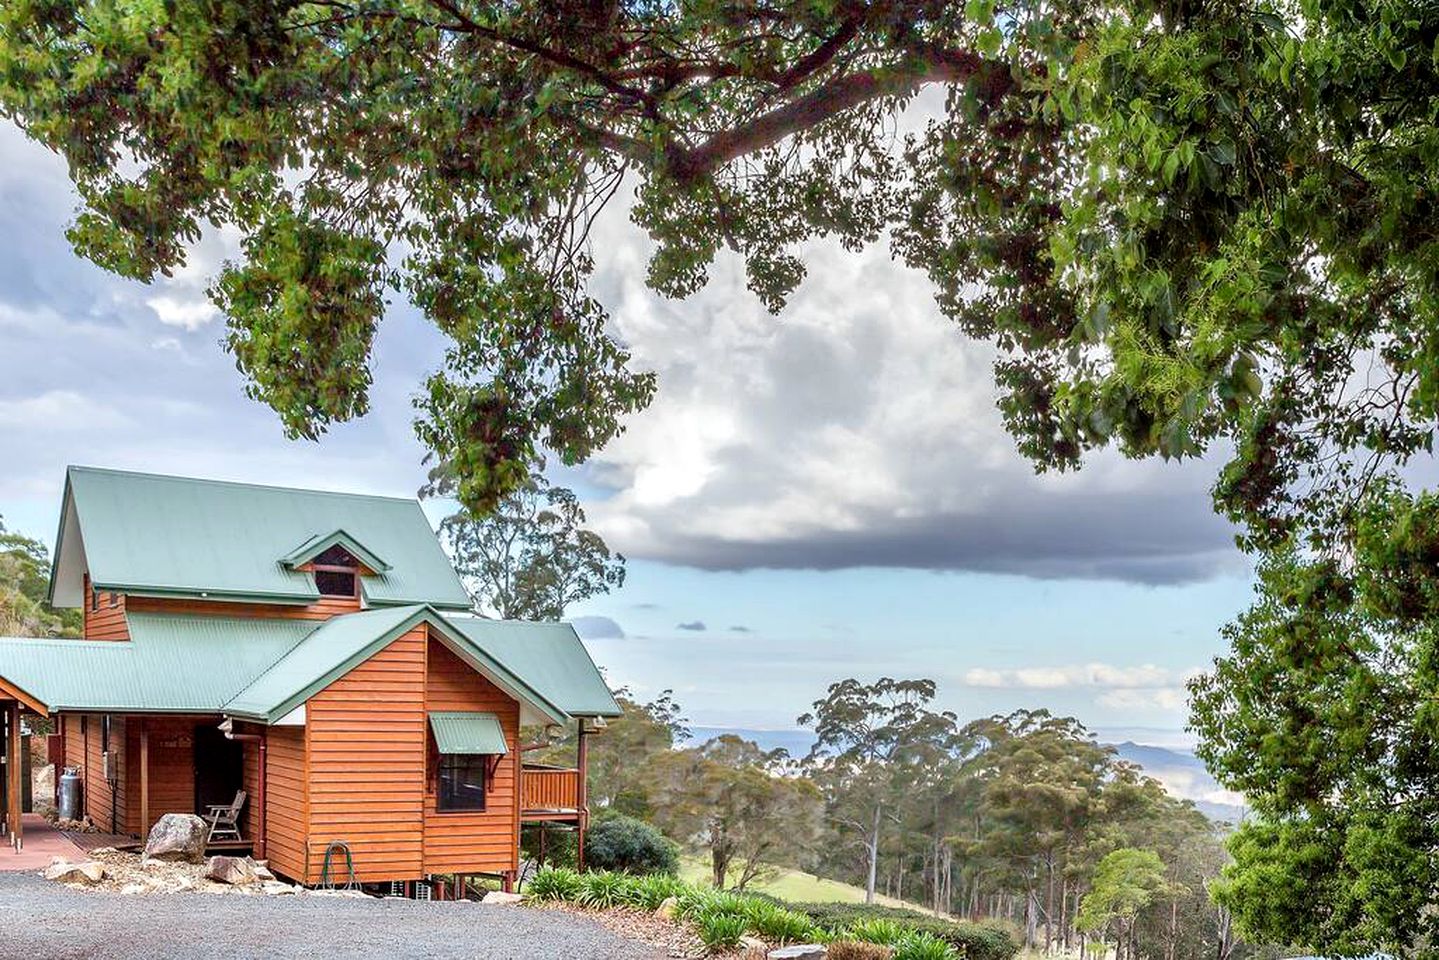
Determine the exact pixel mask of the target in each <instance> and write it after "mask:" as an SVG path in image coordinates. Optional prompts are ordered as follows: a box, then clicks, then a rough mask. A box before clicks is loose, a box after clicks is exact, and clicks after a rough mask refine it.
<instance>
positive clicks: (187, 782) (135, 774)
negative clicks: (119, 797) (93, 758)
mask: <svg viewBox="0 0 1439 960" xmlns="http://www.w3.org/2000/svg"><path fill="white" fill-rule="evenodd" d="M217 722H218V721H217V720H215V719H214V718H206V717H167V716H132V717H130V718H129V722H128V723H127V724H126V737H125V750H126V754H127V757H126V763H125V769H126V772H127V773H128V774H129V776H127V777H125V781H124V783H123V787H124V790H125V798H126V799H125V809H126V812H127V813H126V817H125V829H124V830H123V831H121V832H123V833H133V834H136V835H137V836H141V837H145V836H148V835H149V833H150V828H151V827H153V826H154V825H155V821H157V820H159V819H160V818H161V817H162V816H164V815H165V814H167V813H198V812H201V811H197V810H196V809H195V726H196V724H200V723H217ZM142 729H144V730H146V731H148V736H149V741H150V743H149V753H150V778H149V779H150V783H149V787H150V810H149V813H150V822H149V823H143V824H142V823H141V822H140V807H141V802H140V732H141V730H142Z"/></svg>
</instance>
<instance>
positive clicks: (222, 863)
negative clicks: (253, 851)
mask: <svg viewBox="0 0 1439 960" xmlns="http://www.w3.org/2000/svg"><path fill="white" fill-rule="evenodd" d="M265 874H266V875H265V876H264V877H262V876H260V872H259V870H258V869H256V867H255V863H254V861H253V860H251V859H250V858H249V857H211V858H210V864H209V866H208V867H207V868H206V870H205V876H207V877H209V878H210V879H211V880H214V881H215V882H217V883H230V884H235V885H236V886H239V885H242V884H246V883H258V882H259V881H261V880H264V879H273V877H271V876H270V875H269V874H270V871H268V870H266V871H265Z"/></svg>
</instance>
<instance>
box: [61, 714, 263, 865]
mask: <svg viewBox="0 0 1439 960" xmlns="http://www.w3.org/2000/svg"><path fill="white" fill-rule="evenodd" d="M57 721H58V724H59V728H58V729H59V734H60V736H59V737H58V740H59V742H60V744H61V748H60V751H59V755H58V756H55V757H53V758H52V759H53V760H54V761H55V763H56V769H57V771H58V770H60V769H63V768H64V767H67V766H68V767H74V768H76V769H78V770H79V772H80V778H81V780H80V786H81V807H80V809H81V811H82V813H83V814H84V815H85V816H87V817H88V818H89V820H90V822H91V823H93V824H94V825H95V826H96V827H98V828H99V830H100V832H99V833H75V834H73V835H71V837H70V838H71V839H72V840H73V841H74V842H76V843H78V844H80V845H81V846H83V847H87V848H90V847H94V846H97V845H98V846H113V847H117V848H120V849H126V848H129V847H132V846H138V842H139V841H143V839H144V837H145V836H147V835H148V834H149V832H150V828H151V827H153V826H154V824H155V823H156V821H158V820H159V819H160V817H162V816H164V815H165V814H167V813H194V814H198V815H200V816H203V815H204V814H205V813H206V811H207V809H208V807H210V806H211V805H215V804H228V803H230V802H232V801H233V800H234V798H235V795H236V793H237V792H238V791H240V790H244V791H245V792H246V794H247V799H246V802H245V806H244V808H243V809H242V812H241V836H242V837H243V838H244V839H243V840H241V841H227V842H217V843H214V844H212V845H211V847H210V849H211V852H217V853H218V852H224V853H236V852H245V851H248V850H251V849H254V848H257V847H259V846H261V845H262V844H263V834H262V832H261V831H260V830H259V828H260V822H259V821H260V818H259V816H258V814H257V811H258V809H259V807H260V805H261V804H262V803H263V793H262V791H263V788H262V786H261V784H260V782H259V780H260V777H259V771H260V762H261V761H260V758H261V756H262V755H263V746H262V745H261V742H260V738H259V737H257V736H245V735H237V736H236V737H234V738H233V739H230V738H227V737H226V736H225V735H224V734H223V733H222V732H221V731H220V730H219V722H220V718H218V717H215V716H207V715H203V714H142V713H128V714H123V713H115V714H91V713H69V712H66V713H61V714H59V715H58V718H57ZM57 782H58V781H57ZM255 852H257V853H261V852H262V851H260V850H258V849H256V851H255Z"/></svg>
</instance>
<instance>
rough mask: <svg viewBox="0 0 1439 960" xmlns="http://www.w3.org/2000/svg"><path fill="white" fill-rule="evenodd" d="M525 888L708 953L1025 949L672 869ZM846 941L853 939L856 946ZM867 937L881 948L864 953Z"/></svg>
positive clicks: (1008, 952)
mask: <svg viewBox="0 0 1439 960" xmlns="http://www.w3.org/2000/svg"><path fill="white" fill-rule="evenodd" d="M526 897H527V898H528V899H529V900H530V901H531V902H533V903H538V904H550V905H562V906H564V907H566V908H569V909H582V910H586V911H593V912H595V913H596V915H597V916H599V917H602V918H605V919H604V920H602V922H606V923H607V925H608V924H616V925H620V926H621V930H622V932H625V933H627V934H629V935H640V934H641V933H647V934H648V935H647V936H642V937H641V938H642V939H645V940H646V942H651V943H655V945H657V946H661V945H663V946H667V947H668V946H670V945H671V944H674V946H675V948H678V949H683V950H685V951H689V950H698V951H700V952H702V953H708V954H710V955H716V954H718V955H725V954H736V953H737V952H739V951H742V950H743V951H746V955H747V956H748V955H754V956H764V953H765V951H767V950H768V949H769V948H772V947H782V946H786V945H792V944H802V943H820V944H835V945H836V947H837V949H836V953H837V954H843V953H851V954H853V955H854V956H871V957H882V956H890V957H892V958H893V960H1011V958H1012V957H1013V956H1014V955H1015V954H1016V953H1018V952H1019V943H1018V941H1017V940H1015V939H1014V938H1013V937H1012V936H1010V935H1009V934H1008V933H1007V932H1006V931H1005V930H1003V929H1002V928H999V927H996V926H993V925H990V924H976V923H963V922H953V921H949V920H944V919H940V918H936V917H928V916H925V915H923V914H918V913H913V914H912V915H908V916H907V915H906V914H909V913H910V912H909V911H886V914H887V915H876V914H874V913H873V910H872V908H866V907H860V906H853V905H850V906H848V907H847V909H846V910H845V911H842V912H831V913H827V912H824V911H821V910H818V909H816V908H817V907H819V906H821V905H814V904H802V905H796V906H793V907H792V906H790V905H787V904H784V903H781V902H779V901H776V900H775V899H773V898H771V897H763V896H750V895H744V894H736V893H733V892H729V891H718V890H714V889H710V888H705V887H700V886H696V885H693V884H689V883H686V882H685V881H683V880H680V879H679V878H678V877H674V876H670V875H667V874H651V875H648V876H631V875H629V874H624V873H615V872H610V871H600V872H596V873H583V874H582V873H577V872H575V871H573V870H568V869H563V868H556V869H547V870H541V871H540V872H539V873H538V874H536V875H535V876H534V877H533V878H532V879H531V880H530V882H529V884H528V885H527V888H526ZM836 906H837V905H836ZM866 911H869V912H866ZM625 925H628V926H625ZM664 927H670V928H677V929H679V930H683V931H685V932H686V934H687V937H688V938H689V939H681V940H678V941H677V940H675V939H674V938H670V937H667V936H665V935H663V934H662V933H661V931H662V930H663V928H664ZM655 937H660V938H661V939H662V940H664V943H663V944H662V943H660V942H657V941H656V940H655V939H652V938H655ZM839 944H855V945H856V946H855V948H854V949H853V950H850V949H848V948H846V947H839ZM862 944H868V945H870V946H871V947H878V948H881V949H880V950H877V951H876V950H869V951H868V952H866V948H864V947H862V946H859V945H862ZM694 955H695V954H694V953H691V952H680V953H671V956H694Z"/></svg>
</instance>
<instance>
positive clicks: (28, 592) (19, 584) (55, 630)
mask: <svg viewBox="0 0 1439 960" xmlns="http://www.w3.org/2000/svg"><path fill="white" fill-rule="evenodd" d="M49 591H50V554H49V551H48V550H46V549H45V545H44V544H43V543H41V542H40V541H39V540H34V539H32V538H30V537H27V536H24V535H23V534H20V533H15V532H12V531H9V530H7V529H6V528H5V523H4V520H3V519H0V636H12V637H25V636H30V637H78V636H80V635H81V632H82V631H83V617H84V614H83V613H82V612H81V611H80V610H56V609H54V608H53V607H51V606H50V604H49V603H48V602H47V600H46V597H47V595H48V594H49Z"/></svg>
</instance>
